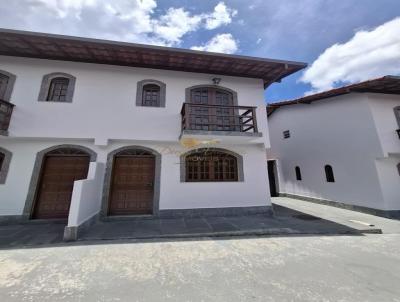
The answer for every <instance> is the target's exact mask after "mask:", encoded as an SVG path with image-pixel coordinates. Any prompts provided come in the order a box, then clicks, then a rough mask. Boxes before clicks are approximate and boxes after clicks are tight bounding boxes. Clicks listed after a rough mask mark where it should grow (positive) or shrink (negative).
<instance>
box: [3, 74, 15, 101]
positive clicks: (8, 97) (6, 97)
mask: <svg viewBox="0 0 400 302" xmlns="http://www.w3.org/2000/svg"><path fill="white" fill-rule="evenodd" d="M0 74H1V75H3V76H5V77H7V78H8V82H7V86H6V88H5V90H4V93H3V95H0V99H2V100H3V101H6V102H9V101H10V100H11V94H12V92H13V90H14V84H15V80H16V79H17V77H16V76H15V75H14V74H12V73H10V72H8V71H5V70H0Z"/></svg>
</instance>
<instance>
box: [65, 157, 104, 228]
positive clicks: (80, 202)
mask: <svg viewBox="0 0 400 302" xmlns="http://www.w3.org/2000/svg"><path fill="white" fill-rule="evenodd" d="M103 180H104V164H103V163H96V162H91V163H90V165H89V171H88V176H87V179H82V180H77V181H75V183H74V190H73V192H72V198H71V207H70V209H69V215H68V226H70V227H71V226H79V225H81V224H82V223H84V222H85V221H87V220H88V219H90V218H92V217H93V216H95V215H96V214H98V213H99V212H100V209H101V197H102V194H101V193H102V187H103Z"/></svg>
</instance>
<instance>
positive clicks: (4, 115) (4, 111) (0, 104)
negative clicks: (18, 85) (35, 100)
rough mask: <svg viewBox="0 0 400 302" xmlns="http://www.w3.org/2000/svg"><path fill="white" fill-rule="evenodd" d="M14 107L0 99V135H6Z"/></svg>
mask: <svg viewBox="0 0 400 302" xmlns="http://www.w3.org/2000/svg"><path fill="white" fill-rule="evenodd" d="M14 106H15V105H14V104H11V103H9V102H6V101H4V100H1V99H0V135H7V134H8V126H9V125H10V120H11V115H12V112H13V108H14Z"/></svg>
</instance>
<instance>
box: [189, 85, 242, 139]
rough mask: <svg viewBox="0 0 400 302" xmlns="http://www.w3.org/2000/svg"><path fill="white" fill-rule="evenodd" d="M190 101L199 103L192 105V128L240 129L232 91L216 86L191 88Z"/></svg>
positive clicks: (206, 129)
mask: <svg viewBox="0 0 400 302" xmlns="http://www.w3.org/2000/svg"><path fill="white" fill-rule="evenodd" d="M190 103H192V104H196V105H198V106H192V107H191V112H190V113H191V120H190V123H191V129H194V130H205V131H240V127H239V122H238V119H237V117H236V116H235V111H236V110H235V109H234V108H233V106H234V105H235V104H234V102H233V95H232V93H231V92H229V91H226V90H223V89H218V88H215V87H200V88H195V89H192V90H191V93H190ZM235 121H236V122H235Z"/></svg>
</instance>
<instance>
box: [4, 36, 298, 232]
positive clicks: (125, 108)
mask: <svg viewBox="0 0 400 302" xmlns="http://www.w3.org/2000/svg"><path fill="white" fill-rule="evenodd" d="M304 67H305V64H303V63H296V62H287V61H278V60H269V59H261V58H252V57H244V56H236V55H225V54H216V53H206V52H199V51H190V50H182V49H173V48H166V47H156V46H147V45H138V44H129V43H120V42H110V41H103V40H95V39H83V38H75V37H67V36H59V35H47V34H40V33H31V32H21V31H11V30H0V80H1V81H0V98H1V99H2V100H1V101H0V106H1V112H0V129H1V131H2V135H3V136H1V137H0V156H1V157H0V160H1V161H0V163H1V165H0V166H1V172H0V183H1V184H0V216H1V219H2V220H3V221H7V220H9V221H12V220H13V221H15V220H21V219H25V220H29V219H68V227H67V229H66V237H67V238H72V237H75V236H76V232H77V230H78V227H79V226H81V225H83V224H84V223H89V222H90V221H91V220H93V219H94V218H97V217H98V216H99V215H98V214H100V218H106V217H108V216H127V215H128V216H129V215H143V214H145V215H155V216H157V215H161V216H176V215H216V214H226V215H234V214H238V213H254V212H257V213H258V212H262V213H269V212H270V209H271V202H270V196H269V188H268V186H266V183H267V182H268V175H267V171H266V169H265V166H266V164H267V163H266V159H265V148H266V147H269V138H268V128H267V120H266V114H265V103H264V89H265V88H266V87H268V86H269V85H270V84H272V83H274V82H276V81H279V80H280V79H282V78H283V77H285V76H287V75H289V74H292V73H293V72H296V71H298V70H300V69H302V68H304Z"/></svg>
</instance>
